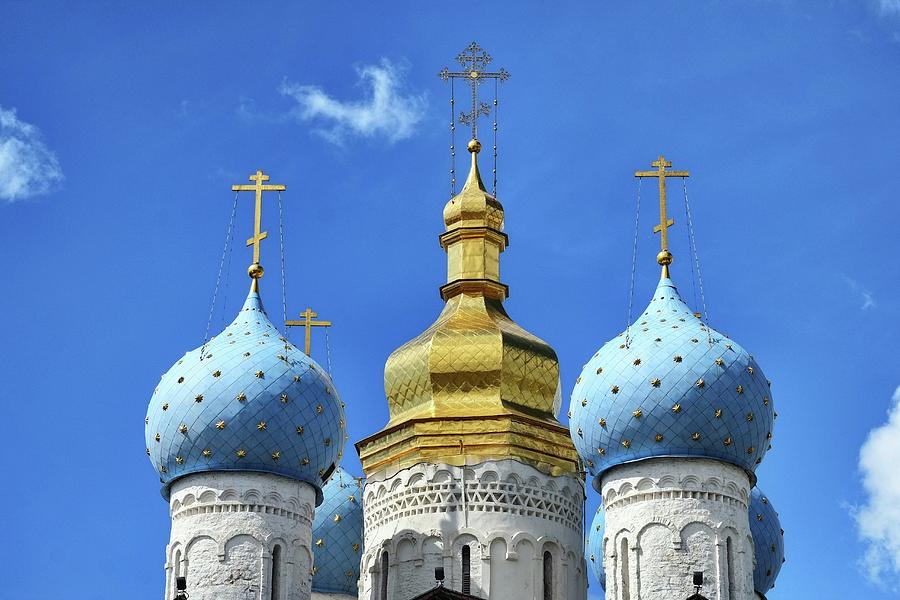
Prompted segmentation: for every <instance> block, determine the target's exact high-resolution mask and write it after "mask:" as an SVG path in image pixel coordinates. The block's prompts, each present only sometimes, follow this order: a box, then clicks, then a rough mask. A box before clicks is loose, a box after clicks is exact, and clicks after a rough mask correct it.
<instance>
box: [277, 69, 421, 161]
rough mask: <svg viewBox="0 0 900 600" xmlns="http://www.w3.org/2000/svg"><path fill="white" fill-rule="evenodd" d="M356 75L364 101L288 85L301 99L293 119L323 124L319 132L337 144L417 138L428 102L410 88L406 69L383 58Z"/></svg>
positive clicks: (288, 90)
mask: <svg viewBox="0 0 900 600" xmlns="http://www.w3.org/2000/svg"><path fill="white" fill-rule="evenodd" d="M356 71H357V75H358V77H359V81H358V83H357V85H359V86H360V87H362V88H365V89H366V91H365V95H364V97H363V99H361V100H337V99H335V98H334V97H332V96H330V95H329V94H328V93H327V92H325V91H324V90H323V89H322V88H320V87H318V86H315V85H302V84H298V83H290V82H288V81H285V82H284V83H282V84H281V88H280V90H279V91H280V92H281V93H282V94H284V95H285V96H290V97H291V98H293V99H294V100H296V102H297V105H296V106H295V107H294V109H293V110H292V111H291V114H292V116H293V117H295V118H296V119H298V120H300V121H313V122H316V123H318V124H319V127H318V128H317V129H316V130H315V131H316V132H317V133H318V134H320V135H321V136H322V137H324V138H325V139H326V140H328V141H330V142H332V143H334V144H337V145H343V144H344V142H345V141H346V140H347V138H348V137H350V136H360V137H365V138H373V137H377V136H381V137H384V138H385V139H387V140H388V141H390V142H396V141H399V140H402V139H406V138H408V137H410V136H411V135H413V134H414V133H415V130H416V125H418V124H419V122H420V121H421V120H422V118H423V117H424V116H425V109H426V107H427V104H428V100H427V97H426V95H425V94H417V93H414V92H411V91H408V90H405V89H404V88H405V79H404V75H405V71H406V69H405V68H404V67H403V66H401V65H397V64H395V63H392V62H391V61H389V60H387V59H385V58H383V59H381V61H379V63H378V64H375V65H367V66H363V67H358V68H357V69H356Z"/></svg>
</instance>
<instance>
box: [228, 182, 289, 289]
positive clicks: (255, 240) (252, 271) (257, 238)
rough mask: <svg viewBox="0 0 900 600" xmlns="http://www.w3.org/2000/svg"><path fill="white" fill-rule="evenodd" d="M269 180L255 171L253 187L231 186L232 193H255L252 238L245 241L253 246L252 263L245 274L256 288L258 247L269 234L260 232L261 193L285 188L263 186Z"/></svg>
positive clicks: (261, 269) (258, 264) (260, 274)
mask: <svg viewBox="0 0 900 600" xmlns="http://www.w3.org/2000/svg"><path fill="white" fill-rule="evenodd" d="M268 180H269V176H268V175H266V174H265V173H263V172H262V170H257V171H256V173H255V174H253V175H251V176H250V181H252V182H254V183H253V185H233V186H231V191H232V192H256V209H255V212H254V218H253V237H251V238H250V239H248V240H247V245H248V246H253V263H252V264H251V265H250V268H249V269H247V274H248V275H250V278H251V279H253V286H254V287H256V286H257V280H258V279H259V278H260V277H262V276H263V273H264V269H263V268H262V265H261V264H260V262H259V245H260V243H261V242H262V241H263V240H264V239H266V238H267V237H268V236H269V234H268V232H266V231H260V229H261V225H262V193H263V192H283V191H284V190H286V189H287V187H285V186H283V185H274V184H271V185H263V182H266V181H268Z"/></svg>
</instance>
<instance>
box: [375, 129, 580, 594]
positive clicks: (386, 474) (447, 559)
mask: <svg viewBox="0 0 900 600" xmlns="http://www.w3.org/2000/svg"><path fill="white" fill-rule="evenodd" d="M480 148H481V144H479V143H478V142H477V141H475V140H472V142H470V143H469V151H470V152H471V156H472V166H471V171H470V173H469V176H468V179H467V181H466V183H465V186H464V188H463V190H462V191H461V192H460V193H459V194H458V195H457V196H455V197H454V198H453V199H451V200H450V201H449V202H448V203H447V205H446V207H445V208H444V221H445V224H446V227H447V230H446V232H445V233H444V234H442V235H441V238H440V241H441V246H442V247H443V248H444V249H445V250H446V252H447V256H448V283H447V284H446V285H444V286H443V287H442V288H441V295H442V297H443V299H444V300H445V302H446V305H445V307H444V310H443V312H442V313H441V315H440V316H439V317H438V319H437V321H436V322H435V323H434V324H433V325H431V327H429V328H428V329H427V330H426V331H425V332H424V333H422V334H421V335H419V336H418V337H416V338H414V339H413V340H411V341H410V342H407V343H406V344H404V345H403V346H401V347H400V348H399V349H397V350H396V351H394V353H393V354H391V356H390V358H389V359H388V361H387V364H386V365H385V375H384V377H385V392H386V394H387V398H388V404H389V407H390V413H391V419H390V422H389V423H388V424H387V425H386V426H385V427H384V429H382V430H381V431H380V432H378V433H377V434H375V435H373V436H371V437H369V438H366V439H364V440H362V441H361V442H359V443H358V444H357V449H358V450H359V454H360V458H361V460H362V464H363V470H364V471H365V474H366V485H365V489H364V491H363V509H364V524H365V554H364V555H363V558H362V563H361V574H360V586H359V589H360V595H359V597H360V599H361V600H362V599H364V600H394V599H406V598H412V597H414V596H416V595H418V594H421V593H423V592H425V591H427V590H429V589H431V588H433V587H434V586H435V575H434V572H435V568H436V567H443V569H444V573H445V578H446V580H445V586H446V587H449V588H451V589H453V590H457V591H464V592H468V593H471V594H473V595H475V596H477V597H480V598H486V599H490V600H544V599H547V600H584V598H585V597H586V574H585V566H584V555H583V550H582V535H583V533H582V510H583V502H584V483H583V481H582V479H581V478H580V477H579V463H578V459H577V456H576V453H575V449H574V447H573V445H572V441H571V440H570V439H569V436H568V431H567V430H566V429H565V427H563V426H562V425H560V424H559V422H558V421H557V420H556V416H557V414H558V411H559V405H560V396H559V365H558V362H557V359H556V353H555V352H554V351H553V349H552V348H551V347H550V346H548V345H547V344H546V343H544V342H543V341H541V340H540V339H538V338H537V337H535V336H533V335H532V334H530V333H528V332H527V331H525V330H524V329H522V328H521V327H520V326H518V325H517V324H516V323H514V322H513V321H512V320H511V319H510V318H509V316H508V315H507V314H506V312H505V310H504V308H503V300H504V299H505V298H506V296H507V287H506V286H505V285H504V284H503V283H501V282H500V260H499V257H500V253H501V252H502V251H503V250H504V249H505V247H506V244H507V236H506V234H505V233H503V231H502V227H503V207H502V206H501V205H500V203H499V202H498V201H497V200H496V199H495V198H494V197H493V196H492V195H490V194H488V193H487V192H486V191H485V188H484V184H483V183H482V181H481V177H480V175H479V172H478V164H477V155H478V151H479V150H480Z"/></svg>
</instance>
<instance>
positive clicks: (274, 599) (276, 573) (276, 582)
mask: <svg viewBox="0 0 900 600" xmlns="http://www.w3.org/2000/svg"><path fill="white" fill-rule="evenodd" d="M271 600H281V546H279V545H278V544H276V545H275V547H274V548H272V596H271Z"/></svg>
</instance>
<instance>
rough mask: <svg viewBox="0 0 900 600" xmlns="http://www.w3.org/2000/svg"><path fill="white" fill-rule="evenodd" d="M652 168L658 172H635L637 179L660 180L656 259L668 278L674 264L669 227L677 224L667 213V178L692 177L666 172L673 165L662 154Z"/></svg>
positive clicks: (651, 164) (677, 172) (681, 172)
mask: <svg viewBox="0 0 900 600" xmlns="http://www.w3.org/2000/svg"><path fill="white" fill-rule="evenodd" d="M650 166H651V167H656V171H635V172H634V176H635V177H656V178H658V179H659V225H656V226H655V227H654V228H653V233H659V234H660V247H661V249H660V252H659V254H658V255H657V257H656V262H658V263H659V264H660V265H662V267H663V272H664V275H665V276H666V277H668V272H669V265H670V264H672V253H671V252H669V235H668V230H669V227H671V226H673V225H674V224H675V219H670V218H669V217H668V214H667V213H666V177H690V173H688V172H687V171H666V168H667V167H671V166H672V163H671V162H669V161H667V160H666V159H665V157H664V156H663V155H662V154H660V155H659V158H657V159H656V160H655V161H653V162H652V163H650Z"/></svg>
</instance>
